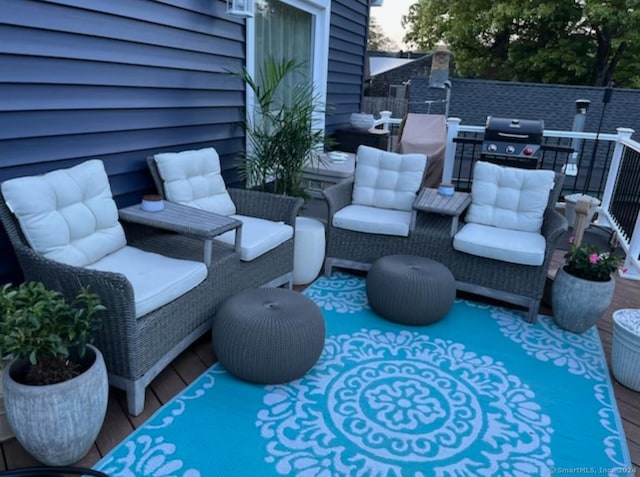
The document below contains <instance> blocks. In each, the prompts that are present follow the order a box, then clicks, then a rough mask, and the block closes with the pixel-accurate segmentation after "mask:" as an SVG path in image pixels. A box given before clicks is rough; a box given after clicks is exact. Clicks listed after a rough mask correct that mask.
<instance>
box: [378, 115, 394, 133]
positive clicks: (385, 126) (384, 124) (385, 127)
mask: <svg viewBox="0 0 640 477" xmlns="http://www.w3.org/2000/svg"><path fill="white" fill-rule="evenodd" d="M392 114H393V113H392V112H391V111H380V119H381V120H382V121H383V122H382V130H383V131H388V130H389V119H391V115H392Z"/></svg>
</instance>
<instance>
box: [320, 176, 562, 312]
mask: <svg viewBox="0 0 640 477" xmlns="http://www.w3.org/2000/svg"><path fill="white" fill-rule="evenodd" d="M563 182H564V175H562V174H556V176H555V182H554V188H553V190H552V191H551V193H550V195H549V201H548V205H547V208H546V210H545V211H544V218H543V223H542V230H541V234H542V235H543V236H544V238H545V241H546V249H545V252H544V261H543V263H542V265H540V266H529V265H519V264H516V263H509V262H505V261H501V260H494V259H489V258H484V257H480V256H476V255H471V254H469V253H464V252H460V251H457V250H455V249H454V248H453V239H452V237H451V217H447V216H441V215H438V214H432V213H424V212H418V214H417V216H416V220H415V224H414V226H413V227H412V229H411V230H410V232H409V236H407V237H401V236H391V235H381V234H371V233H363V232H355V231H352V230H346V229H343V228H338V227H335V226H333V225H332V218H333V215H334V214H335V213H336V212H337V211H338V210H340V209H342V208H343V207H345V206H346V205H348V204H350V203H351V199H352V188H353V181H345V182H342V183H340V184H337V185H335V186H332V187H329V188H327V189H325V190H324V191H323V194H324V197H325V199H326V200H327V203H328V208H329V220H328V224H327V241H326V242H327V245H326V246H327V252H326V260H325V274H326V275H330V274H331V273H332V270H333V269H334V268H349V269H358V270H368V269H369V267H370V266H371V264H373V262H375V261H376V260H377V259H379V258H381V257H383V256H385V255H390V254H408V255H418V256H422V257H427V258H431V259H433V260H437V261H438V262H441V263H443V264H444V265H446V266H447V267H448V268H449V270H451V272H452V273H453V276H454V277H455V279H456V286H457V289H458V290H462V291H466V292H470V293H474V294H477V295H481V296H486V297H490V298H495V299H498V300H501V301H504V302H507V303H511V304H514V305H518V306H523V307H525V308H527V310H528V314H527V318H528V320H529V321H531V322H533V321H535V319H536V316H537V314H538V309H539V306H540V301H541V300H542V295H543V292H544V286H545V281H546V278H547V271H548V269H549V265H550V263H551V258H552V256H553V252H554V250H555V249H556V246H557V243H558V240H559V239H560V238H561V237H562V236H563V234H564V232H565V231H566V230H567V221H566V219H565V218H564V216H562V215H561V214H560V213H558V212H557V211H556V210H555V209H554V208H553V204H555V203H556V201H557V200H558V197H559V195H560V192H561V189H562V185H563ZM461 225H462V224H461Z"/></svg>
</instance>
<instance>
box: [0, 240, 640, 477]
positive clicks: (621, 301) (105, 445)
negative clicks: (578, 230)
mask: <svg viewBox="0 0 640 477" xmlns="http://www.w3.org/2000/svg"><path fill="white" fill-rule="evenodd" d="M560 261H561V253H559V252H556V256H555V260H554V266H553V267H552V268H553V269H556V268H557V266H558V265H559V264H560V263H561V262H560ZM620 308H640V282H635V281H631V280H622V279H618V280H617V283H616V289H615V295H614V299H613V302H612V304H611V307H610V308H609V310H607V312H606V313H605V315H604V317H603V318H602V319H601V320H600V322H599V324H598V328H599V331H600V336H601V338H602V343H603V345H604V349H605V353H606V355H607V360H608V361H609V360H610V357H611V340H612V322H611V315H612V313H613V311H614V310H617V309H620ZM541 313H546V314H548V313H549V309H548V308H545V307H543V309H542V310H541ZM214 362H215V357H214V355H213V352H212V350H211V340H210V337H209V336H208V335H206V336H204V337H202V338H201V339H200V340H198V341H197V342H196V343H195V344H194V345H193V346H191V347H190V348H189V349H188V350H186V351H185V352H184V353H182V354H181V355H180V356H178V358H176V359H175V360H174V361H173V363H171V365H170V366H168V367H167V368H166V369H165V370H164V371H163V372H162V373H161V374H160V375H159V376H158V377H157V378H156V379H155V380H154V381H153V382H152V383H151V386H150V388H149V389H148V390H147V393H146V402H145V408H144V412H143V413H142V414H141V415H140V416H138V417H131V416H129V415H128V414H127V413H126V411H125V409H126V401H125V396H124V393H123V392H122V391H120V390H117V389H113V388H112V389H111V393H110V396H109V407H108V410H107V417H106V421H105V423H104V426H103V427H102V431H101V432H100V435H99V436H98V439H97V440H96V443H95V445H94V446H93V448H92V449H91V451H90V452H89V454H88V455H87V456H86V457H85V458H84V459H82V460H81V461H80V462H78V465H82V466H87V467H91V466H92V465H93V464H94V463H95V462H97V461H98V459H100V458H101V457H102V456H103V455H104V454H106V453H107V452H108V451H109V450H111V449H112V448H113V447H115V446H116V445H117V444H118V443H119V442H120V441H122V440H123V439H124V438H125V437H126V436H127V435H128V434H129V433H130V432H131V431H133V430H134V429H135V428H137V427H138V426H140V425H141V424H142V423H144V422H145V420H146V419H147V418H149V417H150V416H151V414H153V413H154V412H155V411H156V410H157V409H158V408H159V407H160V406H162V404H163V403H166V402H167V401H169V400H170V399H171V398H172V397H173V396H175V395H176V394H177V393H178V392H180V391H181V390H182V389H184V388H185V386H187V385H188V384H189V383H190V382H192V381H193V380H194V379H195V378H197V377H198V376H199V375H200V374H201V373H202V372H204V371H205V370H206V369H207V368H208V367H209V366H211V365H212V364H213V363H214ZM612 380H613V382H614V390H615V395H616V399H617V402H618V409H619V410H620V414H621V415H622V422H623V426H624V430H625V433H626V436H627V443H628V446H629V452H630V453H631V460H632V462H633V464H634V467H638V466H640V393H637V392H634V391H631V390H630V389H627V388H625V387H623V386H621V385H620V384H618V383H617V382H616V381H615V379H613V377H612ZM0 452H1V454H0V470H3V469H14V468H19V467H26V466H31V465H37V462H36V461H35V460H34V459H33V458H32V457H31V456H30V455H29V454H27V452H26V451H25V450H24V449H23V448H22V447H21V446H20V444H18V442H17V441H16V440H15V439H11V440H9V441H7V442H5V443H3V444H1V445H0Z"/></svg>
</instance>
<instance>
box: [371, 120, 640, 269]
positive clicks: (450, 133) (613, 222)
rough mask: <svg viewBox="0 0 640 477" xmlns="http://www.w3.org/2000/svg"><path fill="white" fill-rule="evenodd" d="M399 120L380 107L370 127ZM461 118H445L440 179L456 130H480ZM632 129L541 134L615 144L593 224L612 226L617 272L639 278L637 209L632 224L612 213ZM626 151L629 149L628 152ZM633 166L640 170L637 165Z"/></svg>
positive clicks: (445, 175) (449, 165)
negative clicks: (618, 252) (620, 259)
mask: <svg viewBox="0 0 640 477" xmlns="http://www.w3.org/2000/svg"><path fill="white" fill-rule="evenodd" d="M401 122H402V119H400V118H392V117H391V112H390V111H381V112H380V119H378V120H376V121H375V123H374V127H380V128H382V129H383V130H386V131H388V130H390V129H391V127H392V126H399V125H400V124H401ZM461 122H462V121H461V120H460V119H459V118H448V119H447V145H446V149H445V160H444V161H445V162H444V167H443V172H442V182H449V183H451V182H453V181H454V180H455V179H458V178H455V177H453V174H454V165H455V161H456V147H457V144H456V142H455V141H454V139H456V138H458V137H459V134H460V133H475V134H478V135H482V134H484V127H483V126H471V125H463V124H461ZM633 132H634V130H633V129H628V128H618V129H617V134H597V133H592V132H577V131H559V130H549V129H545V130H544V132H543V136H544V137H547V138H559V139H567V140H573V139H583V140H592V141H596V140H597V141H602V142H608V143H611V144H615V147H614V148H613V154H611V157H608V158H607V162H608V173H607V178H606V185H605V188H604V193H603V197H602V203H601V205H600V207H599V208H598V221H597V225H599V226H603V227H607V228H610V229H611V230H613V232H615V235H616V238H617V240H618V242H619V243H620V246H621V248H622V249H623V250H624V252H625V255H626V258H625V262H624V267H623V269H621V270H620V272H619V273H620V276H622V277H624V278H629V279H633V280H640V258H639V257H640V212H638V213H637V217H636V218H635V225H634V226H629V220H628V218H627V219H626V220H622V218H621V217H619V216H616V208H615V207H614V204H615V203H616V200H617V199H622V198H621V197H618V196H619V195H620V194H621V192H620V191H618V187H617V186H618V183H619V180H618V178H619V173H620V171H622V170H623V164H624V162H625V161H640V143H638V142H636V141H634V140H632V139H631V135H632V134H633ZM629 152H631V154H630V153H629ZM590 167H593V165H590ZM636 170H640V165H639V167H638V168H637V169H636ZM635 182H636V183H637V184H639V185H638V186H637V188H636V189H635V190H634V191H632V192H633V194H635V195H634V196H632V197H635V200H636V201H637V200H640V177H637V178H636V179H635ZM627 193H628V191H627ZM630 229H632V230H630Z"/></svg>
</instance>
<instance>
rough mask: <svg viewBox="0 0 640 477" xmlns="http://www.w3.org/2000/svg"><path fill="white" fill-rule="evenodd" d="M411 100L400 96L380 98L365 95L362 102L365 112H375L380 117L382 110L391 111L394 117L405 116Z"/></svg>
mask: <svg viewBox="0 0 640 477" xmlns="http://www.w3.org/2000/svg"><path fill="white" fill-rule="evenodd" d="M408 104H409V102H408V101H407V100H406V99H399V98H379V97H374V96H365V97H364V101H363V103H362V108H363V111H362V112H363V113H368V114H374V115H375V116H376V117H378V114H379V113H380V111H391V112H392V113H393V114H391V117H392V118H404V117H405V116H406V115H407V110H408Z"/></svg>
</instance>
